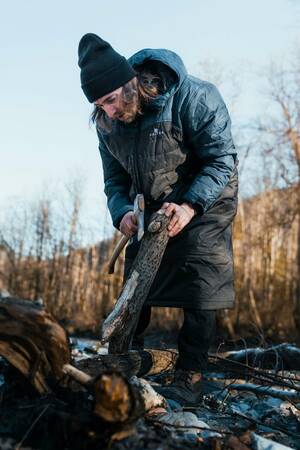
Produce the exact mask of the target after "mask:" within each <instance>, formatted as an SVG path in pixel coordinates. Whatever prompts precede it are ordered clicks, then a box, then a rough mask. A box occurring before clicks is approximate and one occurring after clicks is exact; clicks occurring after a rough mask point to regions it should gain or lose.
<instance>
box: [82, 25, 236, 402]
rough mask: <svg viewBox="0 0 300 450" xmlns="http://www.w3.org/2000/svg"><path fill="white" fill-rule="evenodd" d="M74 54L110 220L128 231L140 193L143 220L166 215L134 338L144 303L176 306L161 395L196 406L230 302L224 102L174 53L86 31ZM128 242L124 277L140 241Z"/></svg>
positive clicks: (229, 180)
mask: <svg viewBox="0 0 300 450" xmlns="http://www.w3.org/2000/svg"><path fill="white" fill-rule="evenodd" d="M78 53H79V66H80V68H81V86H82V89H83V92H84V94H85V95H86V97H87V99H88V100H89V101H90V102H91V103H93V104H94V107H95V109H94V112H93V115H92V118H93V120H94V121H95V123H96V128H97V133H98V138H99V150H100V154H101V158H102V164H103V171H104V183H105V193H106V195H107V199H108V208H109V210H110V213H111V216H112V220H113V224H114V226H115V227H116V228H118V229H119V230H120V231H121V232H122V233H124V234H125V235H127V236H134V233H135V232H136V229H137V226H136V220H135V217H134V215H133V212H132V210H133V200H134V198H135V196H136V194H137V193H142V194H144V197H145V200H146V215H147V217H148V218H149V216H150V214H151V213H152V212H153V211H155V210H158V209H160V208H163V209H164V210H165V214H166V215H168V216H170V217H171V222H170V225H169V236H170V239H169V243H168V245H167V248H166V251H165V254H164V257H163V260H162V263H161V266H160V268H159V271H158V273H157V275H156V277H155V280H154V283H153V285H152V287H151V290H150V293H149V295H148V298H147V300H146V303H145V306H144V308H143V310H142V313H141V316H140V320H139V323H138V326H137V330H136V336H135V341H136V342H137V341H138V340H139V338H141V336H143V332H144V330H145V328H146V327H147V325H148V323H149V321H150V314H151V306H169V307H180V308H183V310H184V323H183V326H182V328H181V330H180V332H179V336H178V350H179V357H178V361H177V365H176V370H175V375H174V380H173V382H172V383H171V385H169V386H166V387H164V388H161V390H160V392H161V393H162V394H163V395H165V396H166V397H168V398H173V399H175V400H178V401H179V402H181V403H184V404H189V405H193V404H197V402H199V400H200V398H201V373H202V372H203V370H204V369H205V367H206V364H207V358H208V348H209V345H210V343H211V342H212V339H213V337H214V329H215V315H216V310H218V309H222V308H231V307H232V306H233V302H234V287H233V261H232V242H231V232H232V230H231V229H232V221H233V218H234V216H235V214H236V208H237V185H238V181H237V169H236V151H235V147H234V144H233V141H232V136H231V122H230V118H229V115H228V111H227V108H226V106H225V104H224V102H223V99H222V97H221V96H220V94H219V92H218V91H217V89H216V87H215V86H214V85H212V84H211V83H208V82H206V81H203V80H200V79H197V78H195V77H192V76H190V75H188V74H187V72H186V69H185V67H184V64H183V62H182V60H181V58H180V57H179V56H178V55H177V54H175V53H174V52H172V51H169V50H165V49H159V50H153V49H144V50H141V51H139V52H138V53H136V54H134V55H133V56H132V57H131V58H129V60H128V61H127V60H126V59H125V58H124V57H122V56H121V55H119V54H118V53H117V52H116V51H115V50H114V49H113V48H112V47H111V46H110V44H109V43H107V42H105V41H103V40H102V39H101V38H100V37H98V36H97V35H95V34H91V33H89V34H86V35H85V36H83V37H82V39H81V41H80V43H79V49H78ZM132 241H133V242H132V243H131V244H130V245H128V246H127V249H126V255H125V278H126V275H127V274H128V272H129V270H130V266H131V264H132V262H133V259H134V257H135V255H136V254H137V251H138V246H139V243H138V242H137V239H136V238H135V237H133V240H132ZM140 342H141V344H142V340H141V339H140Z"/></svg>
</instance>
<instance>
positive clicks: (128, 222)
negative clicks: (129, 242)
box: [119, 211, 138, 237]
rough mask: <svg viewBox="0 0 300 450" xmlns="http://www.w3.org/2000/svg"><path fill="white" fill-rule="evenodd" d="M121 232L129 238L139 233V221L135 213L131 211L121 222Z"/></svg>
mask: <svg viewBox="0 0 300 450" xmlns="http://www.w3.org/2000/svg"><path fill="white" fill-rule="evenodd" d="M119 228H120V231H121V233H123V234H125V236H127V237H131V236H133V235H134V234H135V233H136V232H137V229H138V227H137V219H136V217H135V215H134V213H133V211H129V212H128V213H126V214H125V215H124V216H123V219H122V220H121V222H120V227H119Z"/></svg>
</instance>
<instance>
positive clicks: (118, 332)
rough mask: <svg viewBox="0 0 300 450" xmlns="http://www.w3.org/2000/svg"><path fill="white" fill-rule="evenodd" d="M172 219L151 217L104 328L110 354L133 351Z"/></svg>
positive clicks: (154, 215)
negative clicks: (133, 341)
mask: <svg viewBox="0 0 300 450" xmlns="http://www.w3.org/2000/svg"><path fill="white" fill-rule="evenodd" d="M169 220H170V218H168V217H166V216H165V215H164V214H163V213H159V212H156V213H154V214H153V215H152V216H151V220H150V224H149V226H148V230H147V232H146V233H145V235H144V237H143V239H142V241H141V245H140V248H139V251H138V254H137V256H136V258H135V260H134V262H133V265H132V268H131V271H130V273H129V276H128V279H127V281H126V283H125V285H124V287H123V289H122V292H121V294H120V296H119V298H118V300H117V302H116V305H115V307H114V309H113V311H112V312H111V314H110V315H109V316H108V317H107V319H106V320H105V321H104V323H103V325H102V343H105V342H109V353H127V352H128V350H129V348H130V345H131V341H132V337H133V334H134V331H135V328H136V325H137V322H138V318H139V315H140V311H141V309H142V306H143V304H144V302H145V300H146V298H147V295H148V293H149V290H150V288H151V284H152V282H153V280H154V277H155V275H156V273H157V271H158V268H159V265H160V263H161V260H162V257H163V254H164V251H165V248H166V245H167V243H168V240H169V236H168V230H167V225H168V223H169Z"/></svg>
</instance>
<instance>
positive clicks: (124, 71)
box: [81, 57, 136, 103]
mask: <svg viewBox="0 0 300 450" xmlns="http://www.w3.org/2000/svg"><path fill="white" fill-rule="evenodd" d="M135 76H136V72H135V71H134V70H133V68H132V67H131V66H130V64H129V63H128V62H127V59H126V58H124V57H122V61H121V62H120V64H117V65H116V66H114V67H112V68H111V69H110V70H107V71H106V72H104V73H101V75H99V76H98V77H96V78H94V79H93V80H90V81H89V82H88V83H85V84H82V85H81V87H82V90H83V92H84V94H85V96H86V97H87V99H88V101H89V102H90V103H93V102H94V101H96V100H98V98H100V97H103V95H106V94H109V93H110V92H112V91H115V90H116V89H118V88H119V87H121V86H123V85H124V84H126V83H127V82H128V81H130V80H132V78H134V77H135Z"/></svg>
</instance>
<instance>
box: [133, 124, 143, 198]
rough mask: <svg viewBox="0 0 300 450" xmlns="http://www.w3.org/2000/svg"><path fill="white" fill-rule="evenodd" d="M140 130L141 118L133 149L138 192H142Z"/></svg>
mask: <svg viewBox="0 0 300 450" xmlns="http://www.w3.org/2000/svg"><path fill="white" fill-rule="evenodd" d="M140 130H141V122H140V119H138V125H137V133H136V137H135V143H134V144H135V145H134V149H133V153H132V162H133V169H134V179H135V185H136V190H137V192H136V193H137V194H141V193H142V189H141V181H140V174H139V163H138V145H139V141H140Z"/></svg>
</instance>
